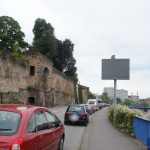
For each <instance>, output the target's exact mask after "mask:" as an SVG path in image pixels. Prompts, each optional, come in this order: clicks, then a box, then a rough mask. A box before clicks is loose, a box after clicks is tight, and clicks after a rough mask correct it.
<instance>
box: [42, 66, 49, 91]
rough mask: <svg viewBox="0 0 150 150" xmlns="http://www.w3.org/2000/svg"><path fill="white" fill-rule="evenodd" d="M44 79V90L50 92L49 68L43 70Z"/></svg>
mask: <svg viewBox="0 0 150 150" xmlns="http://www.w3.org/2000/svg"><path fill="white" fill-rule="evenodd" d="M42 79H43V89H44V90H48V87H49V86H48V83H49V82H48V80H49V70H48V68H47V67H45V68H44V69H43V74H42Z"/></svg>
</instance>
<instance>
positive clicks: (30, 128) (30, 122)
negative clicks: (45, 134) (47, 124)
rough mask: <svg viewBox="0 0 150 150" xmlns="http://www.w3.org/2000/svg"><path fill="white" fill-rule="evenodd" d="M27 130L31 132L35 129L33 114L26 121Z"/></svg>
mask: <svg viewBox="0 0 150 150" xmlns="http://www.w3.org/2000/svg"><path fill="white" fill-rule="evenodd" d="M27 129H28V132H29V133H32V132H35V131H36V125H35V114H33V115H32V116H31V118H30V119H29V122H28V126H27Z"/></svg>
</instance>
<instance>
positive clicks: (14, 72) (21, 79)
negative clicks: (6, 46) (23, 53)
mask: <svg viewBox="0 0 150 150" xmlns="http://www.w3.org/2000/svg"><path fill="white" fill-rule="evenodd" d="M28 73H29V67H28V66H27V65H24V64H21V63H19V62H18V61H14V60H13V59H11V58H10V57H8V56H5V57H0V85H1V86H0V92H4V93H7V92H18V91H19V89H26V88H27V84H28V83H27V82H26V81H27V78H28Z"/></svg>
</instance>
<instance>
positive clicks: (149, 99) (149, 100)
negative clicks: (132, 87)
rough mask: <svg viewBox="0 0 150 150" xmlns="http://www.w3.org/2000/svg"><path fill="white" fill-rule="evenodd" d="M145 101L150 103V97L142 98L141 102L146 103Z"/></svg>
mask: <svg viewBox="0 0 150 150" xmlns="http://www.w3.org/2000/svg"><path fill="white" fill-rule="evenodd" d="M144 102H146V103H147V104H149V105H150V98H146V99H141V100H140V103H144Z"/></svg>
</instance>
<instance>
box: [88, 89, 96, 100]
mask: <svg viewBox="0 0 150 150" xmlns="http://www.w3.org/2000/svg"><path fill="white" fill-rule="evenodd" d="M88 98H89V99H95V98H96V96H95V95H94V94H93V93H92V92H91V91H89V95H88Z"/></svg>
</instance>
